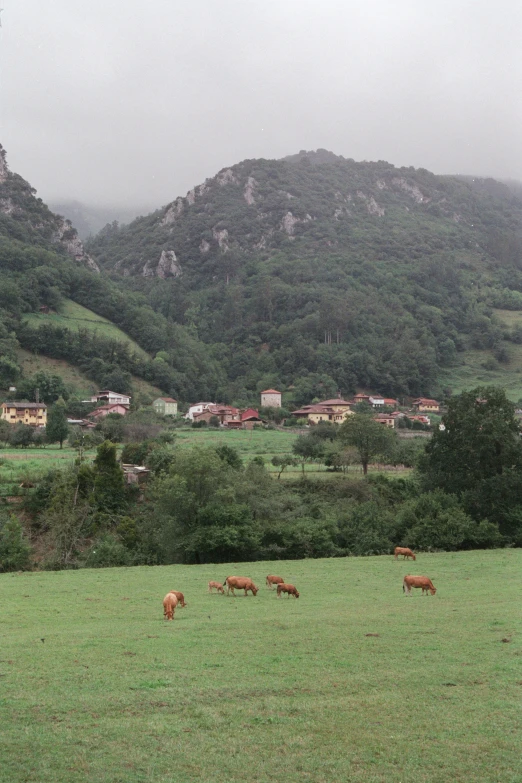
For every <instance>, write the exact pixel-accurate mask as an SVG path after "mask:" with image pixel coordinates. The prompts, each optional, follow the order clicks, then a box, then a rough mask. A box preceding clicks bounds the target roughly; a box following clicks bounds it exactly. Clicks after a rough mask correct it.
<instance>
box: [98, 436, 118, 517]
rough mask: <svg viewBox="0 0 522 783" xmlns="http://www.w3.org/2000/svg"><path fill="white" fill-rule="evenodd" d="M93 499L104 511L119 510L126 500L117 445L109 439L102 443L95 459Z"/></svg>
mask: <svg viewBox="0 0 522 783" xmlns="http://www.w3.org/2000/svg"><path fill="white" fill-rule="evenodd" d="M94 471H95V479H94V492H93V499H94V502H95V504H96V505H97V506H98V509H100V510H102V511H117V510H118V509H120V508H121V507H122V506H123V503H124V500H125V483H124V477H123V471H122V469H121V467H120V466H119V464H118V461H117V459H116V446H115V444H114V443H111V442H110V441H108V440H105V441H104V442H103V443H100V445H99V446H98V449H97V451H96V458H95V460H94Z"/></svg>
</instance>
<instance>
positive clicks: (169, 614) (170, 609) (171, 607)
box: [163, 593, 178, 620]
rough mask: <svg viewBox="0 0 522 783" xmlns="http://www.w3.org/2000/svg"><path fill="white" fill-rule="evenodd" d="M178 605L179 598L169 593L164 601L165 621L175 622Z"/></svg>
mask: <svg viewBox="0 0 522 783" xmlns="http://www.w3.org/2000/svg"><path fill="white" fill-rule="evenodd" d="M177 605H178V598H177V596H176V595H174V593H167V595H166V596H165V598H164V599H163V617H164V618H165V620H173V619H174V612H175V611H176V606H177Z"/></svg>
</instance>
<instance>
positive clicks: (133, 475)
mask: <svg viewBox="0 0 522 783" xmlns="http://www.w3.org/2000/svg"><path fill="white" fill-rule="evenodd" d="M121 468H122V470H123V476H124V479H125V483H126V484H144V483H145V482H146V481H147V479H148V478H149V475H150V470H149V469H148V468H145V467H143V465H126V464H125V463H123V464H122V466H121Z"/></svg>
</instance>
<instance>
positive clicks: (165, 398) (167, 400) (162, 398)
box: [159, 397, 176, 402]
mask: <svg viewBox="0 0 522 783" xmlns="http://www.w3.org/2000/svg"><path fill="white" fill-rule="evenodd" d="M159 399H160V400H163V402H176V400H173V399H172V397H160V398H159Z"/></svg>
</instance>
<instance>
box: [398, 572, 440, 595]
mask: <svg viewBox="0 0 522 783" xmlns="http://www.w3.org/2000/svg"><path fill="white" fill-rule="evenodd" d="M412 587H421V588H422V595H424V594H425V593H426V595H428V590H429V592H430V593H431V594H432V595H435V593H436V592H437V588H436V587H433V582H432V581H431V579H428V577H427V576H405V577H404V579H403V580H402V591H403V592H404V593H406V595H411V588H412Z"/></svg>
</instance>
